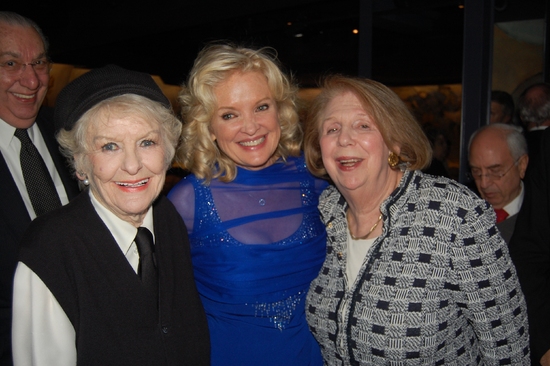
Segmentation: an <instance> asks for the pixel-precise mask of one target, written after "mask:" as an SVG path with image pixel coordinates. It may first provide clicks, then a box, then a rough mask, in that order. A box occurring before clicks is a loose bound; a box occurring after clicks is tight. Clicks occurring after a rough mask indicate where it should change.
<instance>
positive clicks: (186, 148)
mask: <svg viewBox="0 0 550 366" xmlns="http://www.w3.org/2000/svg"><path fill="white" fill-rule="evenodd" d="M237 71H238V72H251V71H253V72H254V71H255V72H260V73H262V74H263V75H264V76H265V77H266V79H267V83H268V86H269V89H270V91H271V93H272V95H273V98H274V99H275V102H276V104H277V112H278V119H279V125H280V127H281V138H280V140H279V143H278V146H277V150H276V152H275V157H277V158H282V159H283V160H284V159H286V157H288V156H298V155H299V154H300V148H301V143H302V136H303V134H302V129H301V126H300V123H299V117H298V113H297V107H296V93H297V87H296V86H295V85H293V83H292V82H291V79H290V77H288V76H287V75H285V74H284V73H283V72H282V71H281V69H280V67H279V63H278V61H277V58H276V55H275V52H274V50H273V49H270V48H261V49H258V50H254V49H250V48H245V47H239V46H235V45H231V44H212V45H209V46H207V47H205V48H204V49H203V50H202V51H201V52H200V53H199V54H198V56H197V58H196V60H195V63H194V65H193V68H192V69H191V72H190V74H189V79H188V81H187V83H186V84H184V85H183V86H182V90H181V92H180V94H179V98H178V100H179V102H180V104H181V117H182V119H183V124H184V125H183V130H182V144H181V146H180V148H179V149H178V151H177V152H176V161H177V162H178V163H179V164H181V165H182V166H183V167H184V168H185V169H187V170H189V171H191V172H192V173H194V174H195V175H196V176H197V178H199V179H204V181H205V184H208V183H209V182H210V181H211V180H212V179H213V178H219V179H220V180H221V181H224V182H231V181H232V180H234V179H235V177H236V175H237V168H236V164H235V162H234V161H233V160H231V159H230V158H229V157H228V156H227V155H226V154H225V153H224V152H223V151H221V150H220V148H219V147H218V145H217V143H215V141H213V139H212V137H211V129H210V123H211V120H212V118H213V116H214V112H215V110H216V109H217V101H216V98H215V95H214V88H215V87H216V86H217V85H218V84H219V83H221V82H223V81H224V80H226V79H227V78H228V77H229V76H230V75H231V74H233V73H234V72H237Z"/></svg>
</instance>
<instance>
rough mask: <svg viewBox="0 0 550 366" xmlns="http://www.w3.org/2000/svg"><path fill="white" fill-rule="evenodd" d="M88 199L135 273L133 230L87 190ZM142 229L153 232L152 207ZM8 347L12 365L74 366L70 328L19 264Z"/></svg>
mask: <svg viewBox="0 0 550 366" xmlns="http://www.w3.org/2000/svg"><path fill="white" fill-rule="evenodd" d="M90 199H91V202H92V205H93V206H94V208H95V210H96V212H97V214H98V215H99V217H100V218H101V220H102V221H103V222H104V223H105V225H106V226H107V228H108V229H109V230H110V232H111V234H112V235H113V237H114V238H115V240H116V242H117V244H118V245H119V247H120V249H121V250H122V252H123V253H124V255H125V256H126V259H127V260H128V262H129V263H130V265H131V266H132V268H133V269H134V271H135V272H136V273H137V268H138V263H139V253H138V251H137V247H136V244H135V242H134V238H135V236H136V233H137V228H136V227H134V226H133V225H132V224H130V223H128V222H126V221H124V220H121V219H120V218H118V217H117V216H116V215H115V214H113V213H112V212H111V211H109V210H108V209H107V208H105V207H104V206H103V205H102V204H101V203H99V201H97V199H96V198H95V197H94V195H93V194H92V193H91V191H90ZM142 226H144V227H146V228H147V229H149V230H150V231H151V233H154V228H153V209H152V208H150V209H149V211H148V212H147V214H146V215H145V218H144V220H143V224H142ZM153 235H154V234H153ZM12 348H13V361H14V365H15V366H69V365H71V366H74V365H76V359H77V358H76V343H75V330H74V327H73V325H72V324H71V322H70V320H69V318H68V317H67V315H66V314H65V312H64V311H63V309H62V308H61V306H60V305H59V303H58V302H57V299H56V298H55V296H54V295H53V294H52V293H51V292H50V290H49V289H48V287H46V285H45V284H44V282H42V280H41V279H40V277H38V276H37V275H36V274H35V273H34V272H33V271H32V270H31V269H29V267H27V266H26V265H25V264H24V263H21V262H19V263H18V265H17V269H16V271H15V280H14V293H13V328H12Z"/></svg>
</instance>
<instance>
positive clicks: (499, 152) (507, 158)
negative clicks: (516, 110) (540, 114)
mask: <svg viewBox="0 0 550 366" xmlns="http://www.w3.org/2000/svg"><path fill="white" fill-rule="evenodd" d="M469 152H470V154H469V161H470V168H471V171H472V176H473V178H474V181H475V183H476V187H477V189H478V192H479V194H480V196H481V197H482V198H483V199H485V200H487V202H489V203H490V204H491V205H492V206H493V209H494V210H495V213H496V215H497V227H498V229H499V231H500V233H501V235H502V237H503V238H504V240H505V241H506V243H509V242H510V238H511V237H512V234H513V232H514V227H515V224H516V219H517V213H518V212H519V210H520V208H521V205H522V203H523V197H524V188H523V183H522V179H523V178H524V177H525V171H526V169H527V164H528V163H529V156H528V155H527V142H526V141H525V137H524V136H523V134H522V133H521V129H520V128H519V127H516V126H513V125H509V124H502V123H494V124H490V125H487V126H484V127H482V128H480V129H479V130H477V131H476V132H475V133H474V134H473V135H472V137H471V139H470V146H469Z"/></svg>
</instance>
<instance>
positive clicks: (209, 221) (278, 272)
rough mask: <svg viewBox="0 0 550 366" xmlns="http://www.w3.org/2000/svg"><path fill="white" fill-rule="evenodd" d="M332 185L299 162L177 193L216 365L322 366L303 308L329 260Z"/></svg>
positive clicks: (190, 181) (192, 184) (191, 179)
mask: <svg viewBox="0 0 550 366" xmlns="http://www.w3.org/2000/svg"><path fill="white" fill-rule="evenodd" d="M326 185H327V184H326V183H325V182H324V181H322V180H319V179H317V178H314V177H313V176H312V175H311V174H310V173H309V172H308V171H307V168H306V166H305V163H304V159H303V157H300V158H289V159H287V162H286V163H283V162H277V163H275V164H273V165H271V166H269V167H268V168H265V169H262V170H259V171H250V170H246V169H242V168H238V173H237V178H236V179H235V180H234V181H233V182H231V183H223V182H220V181H219V180H217V179H215V180H213V181H212V182H211V183H210V186H206V185H203V184H202V182H201V181H199V180H197V178H196V177H195V176H194V175H190V176H188V177H186V178H184V179H183V180H182V181H181V182H179V183H178V184H177V185H176V186H175V187H174V188H173V189H172V191H171V192H170V194H169V198H170V200H171V201H172V202H173V203H174V205H175V206H176V208H177V209H178V211H179V212H180V214H181V215H182V217H183V219H184V221H185V223H186V225H187V226H188V229H189V232H190V235H189V237H190V241H191V253H192V258H193V267H194V271H195V280H196V282H197V288H198V291H199V293H200V295H201V298H202V301H203V304H204V307H205V310H206V314H207V317H208V325H209V328H210V338H211V349H212V365H322V363H323V361H322V358H321V353H320V351H319V346H318V345H317V343H316V341H315V339H314V338H313V336H312V335H311V333H310V331H309V328H308V326H307V322H306V319H305V308H304V306H305V296H306V294H307V291H308V288H309V284H310V282H311V281H312V280H313V279H314V278H315V277H316V276H317V274H318V272H319V269H320V268H321V264H322V263H323V260H324V257H325V248H326V246H325V240H326V233H325V228H324V225H323V224H322V223H321V220H320V218H319V213H318V210H317V203H318V197H319V195H320V193H321V192H322V190H323V189H324V188H325V187H326Z"/></svg>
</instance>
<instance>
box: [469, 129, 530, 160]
mask: <svg viewBox="0 0 550 366" xmlns="http://www.w3.org/2000/svg"><path fill="white" fill-rule="evenodd" d="M487 129H494V130H500V131H502V132H504V133H505V134H506V143H507V144H508V149H509V150H510V155H512V158H513V159H514V161H517V160H518V159H519V158H521V157H522V156H523V155H525V154H528V149H527V140H526V139H525V136H524V135H523V133H522V129H521V128H520V127H518V126H514V125H509V124H504V123H491V124H489V125H485V126H483V127H481V128H480V129H478V130H477V131H475V132H474V133H473V134H472V136H471V137H470V142H469V143H468V152H469V151H470V147H471V146H472V141H473V140H474V138H475V137H476V136H477V134H478V133H480V132H481V131H484V130H487Z"/></svg>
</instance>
